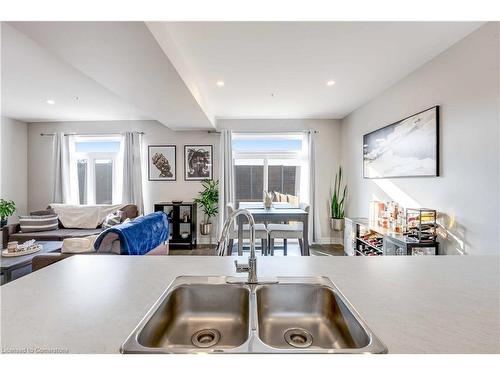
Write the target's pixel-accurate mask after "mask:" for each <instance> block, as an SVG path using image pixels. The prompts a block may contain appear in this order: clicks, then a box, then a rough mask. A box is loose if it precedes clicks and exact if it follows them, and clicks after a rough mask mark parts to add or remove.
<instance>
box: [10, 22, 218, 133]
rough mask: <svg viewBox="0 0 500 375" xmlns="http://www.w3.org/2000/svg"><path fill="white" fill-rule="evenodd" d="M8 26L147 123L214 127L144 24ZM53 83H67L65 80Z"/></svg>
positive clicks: (69, 23) (22, 23)
mask: <svg viewBox="0 0 500 375" xmlns="http://www.w3.org/2000/svg"><path fill="white" fill-rule="evenodd" d="M9 25H10V26H12V27H14V28H15V29H16V30H18V31H20V32H22V33H23V34H25V35H26V36H28V37H29V38H31V39H32V40H34V41H35V42H36V43H38V44H39V45H40V46H42V47H43V48H45V49H46V50H47V52H48V53H49V54H52V55H53V56H54V57H55V58H57V59H58V60H60V61H63V62H64V63H66V64H69V65H70V66H71V67H73V68H74V69H75V70H78V71H79V72H80V73H81V75H82V76H84V77H90V78H91V79H92V80H94V81H95V82H98V83H99V84H100V86H102V88H104V89H106V90H107V91H109V92H112V93H114V94H115V95H116V96H119V97H120V98H122V99H123V100H124V101H126V102H127V103H129V104H130V105H131V106H133V107H135V108H138V109H139V110H140V111H141V112H142V113H144V114H146V116H147V117H148V118H152V119H155V120H158V121H159V122H161V123H162V124H164V125H165V126H168V127H169V128H172V129H175V130H193V129H213V128H214V125H213V119H209V118H208V117H207V115H206V114H205V112H204V110H203V109H202V108H201V107H200V105H199V104H198V102H197V101H196V99H195V98H194V97H193V95H192V94H191V92H190V91H189V89H188V88H187V87H186V85H185V83H184V81H183V80H182V78H181V77H180V76H179V74H178V73H177V71H176V69H175V68H174V67H173V66H172V64H171V62H170V60H169V59H168V57H167V56H166V55H165V53H164V52H163V51H162V49H161V48H160V46H159V45H158V43H157V42H156V40H155V38H154V37H153V35H152V34H151V33H150V32H149V30H148V28H147V27H146V25H145V24H144V23H143V22H9ZM37 64H38V61H37V60H36V59H33V65H32V66H31V67H30V69H31V70H36V69H38V67H37ZM53 68H54V69H56V67H53ZM54 78H55V79H57V80H58V81H60V83H61V85H65V84H66V77H64V76H62V75H61V76H60V77H54ZM42 83H43V82H42ZM41 86H42V84H41ZM41 88H42V89H43V87H41ZM21 102H22V101H21ZM56 104H57V103H56Z"/></svg>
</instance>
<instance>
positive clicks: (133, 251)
mask: <svg viewBox="0 0 500 375" xmlns="http://www.w3.org/2000/svg"><path fill="white" fill-rule="evenodd" d="M110 232H112V233H116V234H117V235H118V237H119V238H120V241H121V249H122V250H121V251H122V255H144V254H147V253H148V252H150V251H151V250H153V249H154V248H156V247H157V246H159V245H161V244H162V243H163V242H165V241H166V240H167V239H168V235H169V233H168V232H169V226H168V218H167V214H166V213H165V212H154V213H152V214H149V215H146V216H142V217H138V218H137V219H135V220H132V221H130V222H128V223H124V224H119V225H116V226H114V227H111V228H109V229H106V230H105V231H103V232H102V233H101V234H100V235H99V237H97V239H96V241H95V244H94V247H95V248H96V249H98V248H99V246H100V245H101V241H102V240H103V238H104V237H105V236H106V234H108V233H110Z"/></svg>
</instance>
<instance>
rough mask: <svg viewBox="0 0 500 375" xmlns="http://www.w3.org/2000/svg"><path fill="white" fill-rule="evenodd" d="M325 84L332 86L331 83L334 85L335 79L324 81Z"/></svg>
mask: <svg viewBox="0 0 500 375" xmlns="http://www.w3.org/2000/svg"><path fill="white" fill-rule="evenodd" d="M326 85H327V86H333V85H335V81H334V80H329V81H326Z"/></svg>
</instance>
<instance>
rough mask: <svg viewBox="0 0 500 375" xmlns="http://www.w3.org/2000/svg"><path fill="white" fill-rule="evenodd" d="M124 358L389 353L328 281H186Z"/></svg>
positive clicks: (166, 297)
mask: <svg viewBox="0 0 500 375" xmlns="http://www.w3.org/2000/svg"><path fill="white" fill-rule="evenodd" d="M121 352H122V353H386V352H387V348H386V347H385V345H384V344H382V342H381V341H380V340H379V339H378V338H377V337H376V336H375V335H374V334H373V333H372V332H371V331H370V329H369V328H368V326H367V325H366V323H365V322H364V321H363V319H362V318H361V317H360V316H359V315H358V313H357V312H356V310H355V309H354V308H353V307H352V306H351V305H350V303H349V302H348V301H347V300H346V298H345V297H344V296H343V295H342V293H340V291H339V290H338V289H337V288H336V287H335V285H334V284H333V283H332V282H331V281H330V280H329V279H327V278H324V277H300V278H298V277H281V278H277V279H275V280H272V281H269V282H266V281H263V282H262V283H259V284H255V285H249V284H246V283H245V280H243V279H241V280H238V279H235V278H230V277H223V276H220V277H218V276H217V277H191V276H182V277H178V278H177V279H175V280H174V282H173V283H172V285H170V287H169V288H168V289H167V290H166V291H165V292H164V293H163V294H162V296H161V297H160V298H159V299H158V301H157V302H156V303H155V304H154V305H153V307H152V308H151V309H150V310H149V312H148V313H147V314H146V316H145V317H144V318H143V319H142V321H141V322H140V323H139V325H138V326H137V327H136V328H135V329H134V331H133V332H132V333H131V334H130V336H129V337H128V338H127V340H126V341H125V342H124V344H123V345H122V347H121Z"/></svg>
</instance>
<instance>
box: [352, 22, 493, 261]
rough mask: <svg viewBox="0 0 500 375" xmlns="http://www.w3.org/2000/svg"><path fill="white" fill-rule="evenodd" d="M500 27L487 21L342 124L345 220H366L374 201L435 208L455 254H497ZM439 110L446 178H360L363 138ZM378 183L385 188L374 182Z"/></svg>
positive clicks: (450, 250) (448, 247) (447, 244)
mask: <svg viewBox="0 0 500 375" xmlns="http://www.w3.org/2000/svg"><path fill="white" fill-rule="evenodd" d="M498 33H499V28H498V24H497V23H488V24H486V25H485V26H483V27H481V28H480V29H478V30H477V31H476V32H474V33H472V34H471V35H469V36H468V37H466V38H465V39H463V40H461V41H460V42H458V43H457V44H455V45H454V46H452V47H451V48H449V49H448V50H446V51H445V52H443V53H442V54H441V55H439V56H437V57H436V58H435V59H433V60H432V61H430V62H429V63H427V64H426V65H424V66H423V67H421V68H420V69H418V70H417V71H415V72H414V73H412V74H410V75H409V76H408V77H406V78H405V79H403V80H402V81H400V82H399V83H397V84H396V85H394V86H393V87H391V88H390V89H388V90H387V91H386V92H384V93H383V94H381V95H379V96H378V97H377V98H375V99H374V100H372V101H371V102H369V103H367V104H365V105H364V106H363V107H361V108H359V109H358V110H356V111H354V112H353V113H351V114H350V115H349V116H347V117H346V118H345V119H343V121H342V164H343V165H344V167H345V170H346V173H347V178H348V184H349V188H350V194H349V201H348V206H347V214H348V216H365V217H366V216H368V211H369V202H370V201H371V200H373V199H376V198H378V199H384V200H389V199H393V200H396V201H410V202H411V201H415V202H416V203H418V205H419V206H424V207H432V208H436V209H437V210H439V212H440V222H441V223H442V225H443V226H444V227H445V228H446V229H447V232H448V233H447V238H446V239H444V238H443V239H441V243H442V245H443V248H444V249H445V251H446V252H447V253H449V254H454V253H457V252H460V251H465V252H466V253H469V254H495V253H496V254H498V252H499V243H498V239H499V237H498V231H499V207H500V206H499V204H500V202H499V168H500V166H499V157H500V156H499V99H498V96H499V36H498ZM434 105H440V106H441V109H440V110H441V118H440V121H441V133H440V135H441V142H440V156H441V168H440V169H441V176H440V177H437V178H399V179H390V180H367V179H366V180H365V179H363V178H362V140H363V134H366V133H367V132H370V131H372V130H375V129H377V128H380V127H382V126H384V125H386V124H390V123H392V122H394V121H397V120H400V119H402V118H404V117H407V116H409V115H411V114H414V113H416V112H419V111H421V110H423V109H426V108H428V107H431V106H434ZM377 183H379V184H380V185H377Z"/></svg>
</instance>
